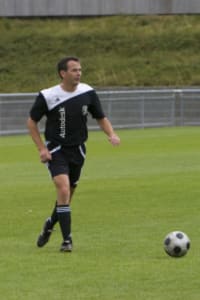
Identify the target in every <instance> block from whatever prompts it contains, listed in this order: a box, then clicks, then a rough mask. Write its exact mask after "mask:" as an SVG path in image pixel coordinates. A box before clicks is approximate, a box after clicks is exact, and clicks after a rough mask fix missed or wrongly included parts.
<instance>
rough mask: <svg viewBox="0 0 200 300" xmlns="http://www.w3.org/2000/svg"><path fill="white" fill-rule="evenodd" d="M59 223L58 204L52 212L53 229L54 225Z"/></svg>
mask: <svg viewBox="0 0 200 300" xmlns="http://www.w3.org/2000/svg"><path fill="white" fill-rule="evenodd" d="M57 222H58V214H57V202H56V204H55V206H54V209H53V211H52V214H51V224H52V228H53V227H54V225H55V224H56V223H57Z"/></svg>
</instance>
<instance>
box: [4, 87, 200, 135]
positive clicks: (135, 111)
mask: <svg viewBox="0 0 200 300" xmlns="http://www.w3.org/2000/svg"><path fill="white" fill-rule="evenodd" d="M97 93H98V95H99V97H100V100H101V102H102V106H103V108H104V111H105V113H106V115H107V117H108V118H109V119H110V120H111V122H112V124H113V126H114V127H115V128H144V127H161V126H185V125H200V89H181V90H178V89H152V90H119V91H116V90H115V91H114V90H106V91H98V92H97ZM35 96H36V94H33V93H31V94H30V93H29V94H0V135H8V134H23V133H27V128H26V119H27V117H28V113H29V110H30V107H31V105H32V103H33V101H34V99H35ZM88 125H89V129H91V130H92V129H97V128H98V126H97V124H96V121H95V120H92V118H89V122H88ZM43 128H44V121H43V122H41V124H40V129H41V131H43Z"/></svg>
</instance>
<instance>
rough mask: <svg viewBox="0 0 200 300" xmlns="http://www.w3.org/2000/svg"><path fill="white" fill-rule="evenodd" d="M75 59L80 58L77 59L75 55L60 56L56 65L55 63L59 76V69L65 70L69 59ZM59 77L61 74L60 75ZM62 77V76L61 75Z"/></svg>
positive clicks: (77, 60)
mask: <svg viewBox="0 0 200 300" xmlns="http://www.w3.org/2000/svg"><path fill="white" fill-rule="evenodd" d="M71 60H72V61H76V62H79V61H80V60H79V59H78V57H75V56H67V57H64V58H62V59H61V60H60V61H59V62H58V65H57V70H58V74H59V76H60V71H62V70H63V71H67V64H68V62H69V61H71ZM60 77H61V76H60ZM61 78H62V77H61Z"/></svg>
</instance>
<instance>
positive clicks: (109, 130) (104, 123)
mask: <svg viewBox="0 0 200 300" xmlns="http://www.w3.org/2000/svg"><path fill="white" fill-rule="evenodd" d="M97 122H98V124H99V126H100V128H101V129H102V130H103V131H104V132H105V134H107V136H108V140H109V142H110V143H111V144H112V145H113V146H117V145H119V144H120V138H119V137H118V135H117V134H116V133H115V132H114V129H113V127H112V124H111V123H110V121H109V120H108V119H107V118H106V117H105V118H103V119H97Z"/></svg>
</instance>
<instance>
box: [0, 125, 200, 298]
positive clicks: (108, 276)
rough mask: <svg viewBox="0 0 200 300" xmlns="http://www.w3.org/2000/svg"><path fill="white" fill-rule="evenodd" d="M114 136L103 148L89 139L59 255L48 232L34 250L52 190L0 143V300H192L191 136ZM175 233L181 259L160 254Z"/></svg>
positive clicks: (32, 164)
mask: <svg viewBox="0 0 200 300" xmlns="http://www.w3.org/2000/svg"><path fill="white" fill-rule="evenodd" d="M119 134H120V136H121V138H122V144H121V146H120V147H119V148H113V147H111V146H110V145H109V144H108V143H107V141H106V140H105V136H104V135H103V133H101V132H92V133H90V140H89V142H88V154H87V156H88V158H87V161H86V165H85V168H84V170H83V174H82V179H81V182H80V185H79V188H78V190H77V194H76V195H75V197H74V202H73V204H72V212H73V236H74V252H73V253H72V254H69V255H68V254H66V255H65V254H64V255H63V254H61V253H59V252H58V249H59V246H60V242H61V235H60V231H59V228H58V227H57V230H56V232H55V233H54V234H53V236H52V239H51V241H50V242H49V244H48V245H47V246H46V247H45V248H44V249H37V248H36V246H35V240H36V237H37V234H38V233H39V232H40V229H41V225H42V222H43V220H44V218H45V217H46V216H47V215H46V214H47V212H48V211H50V209H51V207H52V205H53V203H54V189H53V186H52V184H51V182H50V179H49V177H48V175H47V170H46V168H44V166H43V165H42V164H40V163H39V159H38V156H37V153H36V150H35V149H34V147H33V145H32V142H31V140H30V138H28V137H26V136H21V137H3V138H0V139H1V141H0V170H1V172H0V182H1V226H0V244H1V247H0V257H1V268H0V291H1V298H2V299H6V300H18V299H20V300H35V299H49V300H57V299H59V300H64V299H68V298H70V299H71V300H119V299H123V300H133V299H134V300H146V299H148V300H187V299H190V300H198V299H199V237H200V229H199V211H200V202H199V198H200V190H199V180H200V176H199V174H200V156H199V147H200V140H199V134H200V129H199V128H197V127H195V128H186V127H184V128H161V129H145V130H129V131H128V130H127V131H120V132H119ZM5 156H6V161H5V159H4V157H5ZM176 229H178V230H183V231H185V232H186V233H188V235H189V237H190V238H191V241H192V247H191V250H190V252H189V253H188V255H187V256H186V257H184V258H181V259H172V258H170V257H168V256H167V255H166V254H165V253H164V251H163V247H162V242H163V239H164V236H165V235H166V234H167V233H168V232H169V231H172V230H176Z"/></svg>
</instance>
